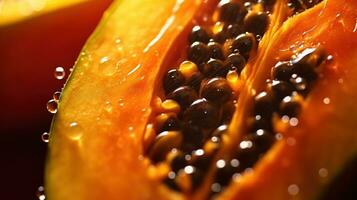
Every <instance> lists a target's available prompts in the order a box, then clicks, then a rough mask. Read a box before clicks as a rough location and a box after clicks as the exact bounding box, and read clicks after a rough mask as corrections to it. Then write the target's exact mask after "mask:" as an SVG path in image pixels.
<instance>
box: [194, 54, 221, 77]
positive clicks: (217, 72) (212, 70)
mask: <svg viewBox="0 0 357 200" xmlns="http://www.w3.org/2000/svg"><path fill="white" fill-rule="evenodd" d="M199 69H200V71H201V72H202V73H203V74H204V75H205V76H206V77H215V76H222V77H224V76H226V70H225V68H224V63H223V62H222V61H221V60H218V59H213V58H212V59H210V60H209V61H208V62H207V63H205V64H202V65H200V66H199Z"/></svg>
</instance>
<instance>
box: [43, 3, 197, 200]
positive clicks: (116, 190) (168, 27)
mask: <svg viewBox="0 0 357 200" xmlns="http://www.w3.org/2000/svg"><path fill="white" fill-rule="evenodd" d="M201 5H202V2H199V1H197V2H195V3H193V2H192V1H175V0H168V1H162V0H154V1H153V0H141V1H117V2H115V3H114V4H113V5H112V6H111V8H110V9H109V10H108V11H107V14H106V17H105V18H104V19H103V20H102V22H101V24H100V25H99V27H98V28H97V30H96V31H95V32H94V34H93V35H92V37H91V38H90V39H89V41H88V43H87V44H86V46H85V47H84V49H83V51H82V54H81V56H80V57H79V59H78V61H77V64H76V66H75V67H74V72H73V73H72V74H71V76H70V79H69V81H68V83H67V84H66V87H65V89H64V92H63V93H62V97H61V100H60V102H59V109H58V112H57V114H56V115H55V118H54V121H53V125H52V128H51V137H50V142H49V148H50V149H49V156H48V161H47V166H46V180H45V185H46V192H47V195H48V197H49V199H53V200H56V199H78V200H80V199H86V200H89V199H129V200H130V199H133V200H134V199H182V197H180V195H177V194H174V193H171V192H168V190H167V189H166V188H165V187H164V186H161V185H160V184H159V182H157V181H153V180H152V179H150V178H149V177H148V175H147V167H148V162H147V161H145V160H143V159H141V155H142V153H143V149H142V145H141V144H142V137H143V132H144V130H145V126H146V123H147V121H148V118H149V116H150V112H151V99H152V97H151V94H152V93H153V90H154V88H153V87H152V85H154V84H156V81H157V75H158V74H159V69H160V66H161V65H163V63H165V62H168V61H167V60H164V57H165V55H166V54H167V53H168V51H171V52H176V51H175V49H170V47H171V46H178V45H180V44H182V43H179V42H180V40H181V39H183V38H181V37H180V33H181V32H182V31H183V29H184V27H186V26H187V25H188V24H189V23H191V19H192V18H193V15H194V14H195V13H196V12H197V10H198V9H199V7H200V6H201ZM128 22H129V23H128ZM176 39H177V40H176ZM174 43H175V45H174ZM182 45H184V44H182ZM172 55H173V57H178V56H180V55H175V53H173V54H172ZM103 56H106V58H103ZM167 59H168V60H170V59H171V58H167ZM105 60H108V61H106V62H104V63H103V61H105ZM101 62H102V64H101ZM107 62H108V63H107ZM142 91H145V95H143V96H140V98H138V97H139V96H138V94H141V93H142ZM78 97H80V98H78ZM83 105H85V106H83ZM98 105H103V107H102V106H99V107H98ZM134 113H140V114H138V115H133V114H134ZM73 123H77V125H76V126H75V127H73V126H72V128H71V124H72V125H73ZM94 124H95V125H94ZM93 138H96V139H95V140H93ZM103 155H105V156H103ZM59 166H60V167H59ZM104 177H106V178H104ZM123 177H125V178H124V179H123ZM124 180H125V181H124ZM66 185H67V186H70V187H64V186H66ZM59 191H60V192H59ZM165 191H166V192H165Z"/></svg>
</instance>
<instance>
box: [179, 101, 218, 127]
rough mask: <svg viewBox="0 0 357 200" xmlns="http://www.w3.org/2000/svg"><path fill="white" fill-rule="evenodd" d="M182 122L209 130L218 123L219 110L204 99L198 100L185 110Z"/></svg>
mask: <svg viewBox="0 0 357 200" xmlns="http://www.w3.org/2000/svg"><path fill="white" fill-rule="evenodd" d="M184 120H185V122H187V123H188V124H190V125H193V126H199V127H201V128H208V129H211V128H214V127H216V126H217V124H218V123H219V121H220V117H219V110H218V109H217V108H216V107H215V106H214V105H213V104H212V103H210V102H208V101H207V100H206V99H198V100H196V101H194V102H193V103H192V104H191V105H190V107H189V108H187V110H186V111H185V113H184Z"/></svg>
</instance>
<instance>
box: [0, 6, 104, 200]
mask: <svg viewBox="0 0 357 200" xmlns="http://www.w3.org/2000/svg"><path fill="white" fill-rule="evenodd" d="M6 2H9V1H6ZM6 2H5V1H0V21H1V22H0V44H1V45H0V72H1V73H0V74H1V75H0V96H1V99H0V104H1V105H2V108H1V111H2V115H1V117H0V121H1V123H0V137H1V139H0V140H1V141H0V144H1V145H0V146H1V147H0V152H1V153H0V156H1V158H2V167H1V169H2V170H1V171H2V172H0V176H1V177H2V181H3V183H6V184H3V187H2V189H1V191H2V198H5V199H6V198H7V199H31V198H32V199H33V198H34V197H35V191H36V190H37V187H38V186H40V185H43V170H44V169H43V168H44V166H43V165H44V160H45V153H46V144H45V143H43V142H42V141H41V134H42V133H43V132H45V131H48V129H49V123H50V122H51V118H52V114H50V113H48V111H47V110H46V103H47V101H48V100H49V99H51V98H52V95H53V93H54V92H55V91H56V90H58V91H59V90H61V87H62V86H63V83H64V80H56V79H55V78H54V75H53V73H54V69H55V67H56V66H59V65H60V66H63V67H64V68H65V69H66V72H67V73H68V69H69V67H70V66H72V65H73V63H74V62H75V60H76V57H77V55H78V53H79V52H80V49H81V48H82V46H83V45H84V43H85V41H86V39H87V38H88V37H89V35H90V34H91V32H92V31H93V30H94V28H95V26H96V24H97V22H98V21H99V19H100V17H101V15H102V13H103V12H104V9H105V8H106V7H107V6H108V5H109V3H110V1H108V0H91V1H75V0H74V1H72V0H61V1H57V0H56V1H51V3H49V4H47V5H48V6H50V9H49V8H48V7H47V6H46V7H44V8H43V9H41V10H38V11H36V12H34V13H32V14H30V15H26V16H23V15H20V13H18V12H16V11H14V10H11V7H12V8H15V7H16V8H22V9H27V8H28V7H27V3H28V1H26V2H25V1H11V2H12V5H13V6H10V7H8V4H7V3H6ZM31 2H32V3H34V2H35V3H36V4H41V2H42V0H36V1H31ZM46 2H48V1H46ZM25 4H26V5H25ZM6 13H8V14H11V16H12V17H14V18H16V20H15V21H13V20H12V18H11V17H9V16H8V15H7V14H6ZM78 16H81V17H80V18H79V17H78ZM24 166H26V170H24ZM15 186H16V187H15ZM19 191H21V192H19Z"/></svg>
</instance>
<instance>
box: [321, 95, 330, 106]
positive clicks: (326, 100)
mask: <svg viewBox="0 0 357 200" xmlns="http://www.w3.org/2000/svg"><path fill="white" fill-rule="evenodd" d="M322 101H323V102H324V104H326V105H328V104H330V102H331V100H330V98H328V97H325V98H324V99H323V100H322Z"/></svg>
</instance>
